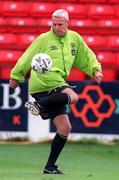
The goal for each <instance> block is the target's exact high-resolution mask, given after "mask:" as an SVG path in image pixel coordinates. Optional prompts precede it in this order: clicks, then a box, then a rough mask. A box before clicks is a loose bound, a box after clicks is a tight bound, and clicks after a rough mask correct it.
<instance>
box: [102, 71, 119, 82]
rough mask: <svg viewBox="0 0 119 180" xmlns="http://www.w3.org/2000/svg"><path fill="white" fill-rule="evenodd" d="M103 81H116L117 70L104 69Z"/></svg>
mask: <svg viewBox="0 0 119 180" xmlns="http://www.w3.org/2000/svg"><path fill="white" fill-rule="evenodd" d="M103 74H104V78H103V81H115V80H116V78H117V71H116V70H115V69H103Z"/></svg>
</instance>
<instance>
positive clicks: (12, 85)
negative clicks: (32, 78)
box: [9, 79, 19, 89]
mask: <svg viewBox="0 0 119 180" xmlns="http://www.w3.org/2000/svg"><path fill="white" fill-rule="evenodd" d="M9 86H10V87H11V88H13V89H15V88H17V87H18V86H19V82H18V81H17V80H15V79H10V81H9Z"/></svg>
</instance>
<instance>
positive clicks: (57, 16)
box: [10, 9, 103, 174]
mask: <svg viewBox="0 0 119 180" xmlns="http://www.w3.org/2000/svg"><path fill="white" fill-rule="evenodd" d="M68 24H69V15H68V13H67V11H65V10H62V9H58V10H56V11H54V12H53V14H52V27H51V29H50V31H48V32H46V33H43V34H41V35H40V36H39V37H38V38H36V40H35V41H34V42H33V43H32V44H31V45H30V46H29V47H28V48H27V50H26V51H25V52H24V54H23V55H22V56H21V57H20V59H19V60H18V62H17V63H16V65H15V67H14V68H13V69H12V71H11V77H10V87H11V88H16V87H17V86H18V85H19V83H23V82H24V81H25V74H26V73H27V72H28V71H29V70H31V61H32V58H33V56H34V55H35V54H37V53H47V54H48V55H49V56H50V57H51V58H52V61H53V62H52V63H53V65H52V68H51V70H50V71H49V72H47V73H44V74H37V73H36V72H34V71H33V70H31V75H30V79H29V90H30V94H31V95H32V96H33V97H34V98H35V102H26V104H25V106H26V108H27V109H29V110H30V111H31V112H32V114H34V115H41V117H42V118H43V119H47V118H50V119H51V120H52V121H53V123H54V125H55V127H56V130H57V132H56V135H55V137H54V139H53V141H52V144H51V151H50V154H49V158H48V160H47V163H46V165H45V167H44V169H43V173H45V174H63V172H62V171H61V170H60V169H59V168H58V166H57V165H56V161H57V159H58V157H59V154H60V153H61V151H62V150H63V147H64V145H65V143H66V141H67V138H68V135H69V133H70V131H71V124H70V121H69V117H68V114H67V111H66V105H67V104H71V103H76V102H77V101H78V96H77V94H76V93H75V92H74V90H73V89H72V88H71V87H70V86H69V84H68V83H67V82H66V78H67V76H68V75H69V73H70V70H71V68H72V67H77V68H79V69H81V70H82V71H84V72H85V73H86V74H87V75H89V76H90V77H94V78H95V79H96V81H97V83H98V84H100V83H101V81H102V79H103V74H102V69H101V65H100V63H99V62H98V60H97V59H96V56H95V54H94V53H93V52H92V50H91V49H90V48H89V47H88V46H87V44H86V43H85V42H84V40H83V38H82V37H81V36H80V35H79V34H78V33H76V32H74V31H71V30H69V29H68ZM79 76H80V74H79Z"/></svg>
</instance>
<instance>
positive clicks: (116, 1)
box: [107, 0, 119, 4]
mask: <svg viewBox="0 0 119 180" xmlns="http://www.w3.org/2000/svg"><path fill="white" fill-rule="evenodd" d="M107 3H110V4H113V3H117V4H119V0H107Z"/></svg>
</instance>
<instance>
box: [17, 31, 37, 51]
mask: <svg viewBox="0 0 119 180" xmlns="http://www.w3.org/2000/svg"><path fill="white" fill-rule="evenodd" d="M36 37H37V35H36V34H21V35H17V38H18V47H19V48H20V49H26V48H27V47H28V46H29V45H30V44H31V43H32V42H33V41H34V40H35V38H36Z"/></svg>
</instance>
